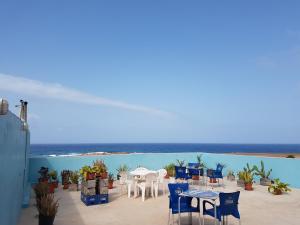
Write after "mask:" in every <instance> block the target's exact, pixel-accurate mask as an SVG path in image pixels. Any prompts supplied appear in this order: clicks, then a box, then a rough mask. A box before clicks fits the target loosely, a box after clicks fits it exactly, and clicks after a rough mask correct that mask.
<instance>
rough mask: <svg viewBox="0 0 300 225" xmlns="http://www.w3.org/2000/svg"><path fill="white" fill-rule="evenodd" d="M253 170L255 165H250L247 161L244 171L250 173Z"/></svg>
mask: <svg viewBox="0 0 300 225" xmlns="http://www.w3.org/2000/svg"><path fill="white" fill-rule="evenodd" d="M254 170H255V167H254V166H252V167H251V166H250V165H249V163H247V165H246V167H244V172H247V173H250V174H252V173H253V172H254Z"/></svg>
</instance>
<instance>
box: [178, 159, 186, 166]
mask: <svg viewBox="0 0 300 225" xmlns="http://www.w3.org/2000/svg"><path fill="white" fill-rule="evenodd" d="M176 161H177V164H178V166H179V167H184V164H185V161H184V160H179V159H177V160H176Z"/></svg>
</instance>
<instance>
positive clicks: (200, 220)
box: [199, 177, 202, 225]
mask: <svg viewBox="0 0 300 225" xmlns="http://www.w3.org/2000/svg"><path fill="white" fill-rule="evenodd" d="M199 179H200V177H199ZM199 182H200V180H199ZM200 206H201V199H200V198H199V225H201V224H202V223H201V207H200Z"/></svg>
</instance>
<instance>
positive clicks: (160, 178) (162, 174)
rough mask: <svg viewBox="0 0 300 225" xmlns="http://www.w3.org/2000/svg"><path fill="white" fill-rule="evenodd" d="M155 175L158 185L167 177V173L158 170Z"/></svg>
mask: <svg viewBox="0 0 300 225" xmlns="http://www.w3.org/2000/svg"><path fill="white" fill-rule="evenodd" d="M157 173H158V181H159V182H160V183H163V182H164V178H165V176H166V175H167V171H166V170H165V169H159V170H157Z"/></svg>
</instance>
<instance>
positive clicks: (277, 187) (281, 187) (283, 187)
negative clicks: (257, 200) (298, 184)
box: [268, 178, 291, 195]
mask: <svg viewBox="0 0 300 225" xmlns="http://www.w3.org/2000/svg"><path fill="white" fill-rule="evenodd" d="M288 186H289V184H287V183H283V182H281V181H280V180H279V179H278V178H277V179H275V180H274V183H273V184H271V185H270V186H269V187H268V191H269V192H270V193H272V194H275V195H280V194H282V193H283V192H288V191H291V189H290V188H289V187H288Z"/></svg>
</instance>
